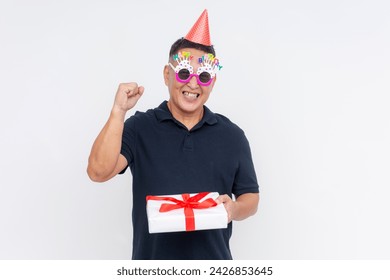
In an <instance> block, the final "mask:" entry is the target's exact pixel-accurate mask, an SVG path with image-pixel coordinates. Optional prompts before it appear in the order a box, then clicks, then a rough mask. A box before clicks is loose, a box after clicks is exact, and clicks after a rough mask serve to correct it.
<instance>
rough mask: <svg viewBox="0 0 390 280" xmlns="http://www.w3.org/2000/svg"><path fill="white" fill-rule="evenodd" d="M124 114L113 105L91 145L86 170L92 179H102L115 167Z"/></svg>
mask: <svg viewBox="0 0 390 280" xmlns="http://www.w3.org/2000/svg"><path fill="white" fill-rule="evenodd" d="M125 114H126V112H124V111H123V110H118V109H116V108H115V107H114V108H113V109H112V111H111V114H110V117H109V119H108V121H107V123H106V124H105V125H104V127H103V129H102V131H101V132H100V133H99V135H98V137H97V138H96V140H95V142H94V144H93V146H92V150H91V154H90V156H89V159H88V168H87V172H88V175H89V177H90V178H91V180H93V181H104V180H105V178H107V177H108V176H110V174H111V173H112V172H113V171H114V169H115V166H116V164H117V162H118V158H119V154H120V150H121V145H122V134H123V126H124V118H125Z"/></svg>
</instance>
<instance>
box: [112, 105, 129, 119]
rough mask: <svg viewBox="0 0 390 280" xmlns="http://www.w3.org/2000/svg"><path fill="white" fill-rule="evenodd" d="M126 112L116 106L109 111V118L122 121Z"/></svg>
mask: <svg viewBox="0 0 390 280" xmlns="http://www.w3.org/2000/svg"><path fill="white" fill-rule="evenodd" d="M126 113H127V111H126V110H123V109H122V108H120V107H118V106H115V105H114V106H113V107H112V109H111V116H112V117H114V118H121V119H124V118H125V116H126Z"/></svg>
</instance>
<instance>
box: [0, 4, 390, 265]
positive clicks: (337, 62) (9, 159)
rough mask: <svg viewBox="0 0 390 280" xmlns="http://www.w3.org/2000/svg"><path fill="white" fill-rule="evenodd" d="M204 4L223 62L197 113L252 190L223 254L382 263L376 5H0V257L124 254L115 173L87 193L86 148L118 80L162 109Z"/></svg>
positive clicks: (383, 88) (122, 189) (384, 235)
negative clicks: (234, 148) (238, 143)
mask: <svg viewBox="0 0 390 280" xmlns="http://www.w3.org/2000/svg"><path fill="white" fill-rule="evenodd" d="M204 8H208V11H209V21H210V29H211V30H210V31H211V36H212V41H213V43H214V44H215V47H216V51H217V56H219V58H220V60H221V64H222V65H223V66H224V68H223V69H222V71H221V72H220V74H219V77H218V81H217V84H216V86H215V87H214V91H213V93H212V96H211V97H210V100H209V102H208V104H207V105H208V106H209V108H211V109H212V110H213V111H215V112H219V113H222V114H224V115H226V116H228V117H229V118H230V119H231V120H232V121H234V122H235V123H237V124H238V125H239V126H240V127H241V128H243V129H244V131H245V132H246V135H247V137H248V139H249V141H250V143H251V147H252V153H253V159H254V163H255V166H256V170H257V175H258V179H259V183H260V185H261V203H260V208H259V211H258V213H257V214H256V215H255V216H253V217H251V218H249V219H247V220H245V221H242V222H235V223H234V232H233V237H232V241H231V246H232V251H233V256H234V258H236V259H388V258H390V242H389V238H388V236H390V225H389V221H388V220H389V218H388V216H389V213H390V204H389V202H388V200H389V197H390V190H389V188H390V178H389V170H390V145H389V143H390V124H389V122H390V112H389V110H388V107H389V104H390V103H389V101H390V98H389V94H390V90H389V89H390V83H389V76H390V75H389V74H390V53H389V50H390V32H389V31H390V17H389V14H390V4H388V1H385V0H383V1H379V0H370V1H368V0H367V1H352V0H348V1H346V0H337V1H336V0H330V1H303V0H298V1H287V0H280V1H243V0H241V1H196V2H195V1H193V2H188V3H186V2H183V1H145V0H143V1H135V0H134V1H133V0H127V1H96V0H95V1H92V0H89V1H76V0H70V1H62V2H61V3H60V2H59V1H48V0H47V1H42V0H41V1H40V0H37V1H27V0H25V1H17V0H16V1H15V0H13V1H11V0H1V2H0V81H1V82H0V128H1V137H0V176H1V177H0V259H128V258H130V256H131V241H132V228H131V207H132V206H131V175H130V172H126V174H125V175H123V176H118V177H116V178H114V179H113V180H111V181H110V182H107V183H103V184H97V183H93V182H91V181H90V180H89V179H88V177H87V175H86V171H85V170H86V166H87V159H88V155H89V152H90V148H91V145H92V143H93V141H94V139H95V137H96V136H97V134H98V132H99V131H100V129H101V128H102V126H103V125H104V123H105V121H106V119H107V118H108V115H109V112H110V109H111V106H112V103H113V99H114V94H115V92H116V89H117V86H118V84H119V83H120V82H129V81H136V82H138V83H139V84H142V85H144V86H145V94H144V96H143V97H142V99H141V100H140V101H139V103H138V104H137V107H136V109H137V110H140V111H145V110H146V109H148V108H154V107H156V106H158V105H159V104H160V102H161V101H162V100H164V99H167V98H168V93H167V89H166V87H165V85H164V83H163V79H162V69H163V66H164V64H165V63H166V62H167V59H168V51H169V47H170V45H171V44H172V43H173V42H174V41H175V40H176V39H178V38H179V37H181V36H184V35H185V34H186V33H187V32H188V30H189V28H190V27H191V26H192V24H193V23H194V22H195V20H196V19H197V18H198V16H199V15H200V14H201V12H202V11H203V9H204ZM132 113H133V112H130V113H129V116H130V114H132Z"/></svg>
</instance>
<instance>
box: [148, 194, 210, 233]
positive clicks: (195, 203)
mask: <svg viewBox="0 0 390 280" xmlns="http://www.w3.org/2000/svg"><path fill="white" fill-rule="evenodd" d="M208 194H209V192H201V193H198V194H196V195H194V196H192V197H190V195H189V194H188V193H185V194H182V195H181V196H182V197H183V200H179V199H176V198H173V197H161V196H153V195H148V196H147V197H146V201H148V200H165V201H172V202H174V203H175V204H171V203H163V204H161V206H160V210H159V211H160V212H168V211H171V210H174V209H180V208H184V216H185V219H186V231H193V230H195V217H194V210H193V209H206V208H211V207H214V206H217V205H218V203H217V202H215V200H214V199H212V198H208V199H206V200H204V201H202V202H199V200H201V199H202V198H204V197H205V196H206V195H208Z"/></svg>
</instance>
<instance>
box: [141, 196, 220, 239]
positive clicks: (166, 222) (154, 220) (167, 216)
mask: <svg viewBox="0 0 390 280" xmlns="http://www.w3.org/2000/svg"><path fill="white" fill-rule="evenodd" d="M195 195H198V194H189V196H190V197H194V196H195ZM218 196H219V193H217V192H210V193H207V195H206V196H205V197H203V198H201V199H199V203H201V202H204V201H206V200H207V199H209V198H211V199H213V200H215V199H216V198H217V197H218ZM161 198H163V199H164V198H174V199H177V200H179V201H184V199H183V196H182V195H181V194H176V195H162V196H157V197H154V199H161ZM154 199H153V198H151V199H150V196H148V197H147V203H146V213H147V216H148V225H149V233H158V232H175V231H188V228H187V227H186V224H187V219H186V215H185V207H181V208H178V209H173V210H169V211H167V212H160V207H161V205H163V204H165V206H167V204H172V205H177V204H178V203H177V202H172V201H166V200H154ZM168 207H170V206H168ZM179 207H180V206H179ZM190 208H191V207H190ZM188 211H189V212H191V210H189V209H187V210H186V212H188ZM192 211H193V214H194V215H193V217H194V219H193V221H194V222H195V228H194V229H190V230H206V229H217V228H227V224H228V216H227V212H226V209H225V206H224V205H223V203H220V204H217V205H216V206H212V207H210V208H205V209H196V208H192Z"/></svg>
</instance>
